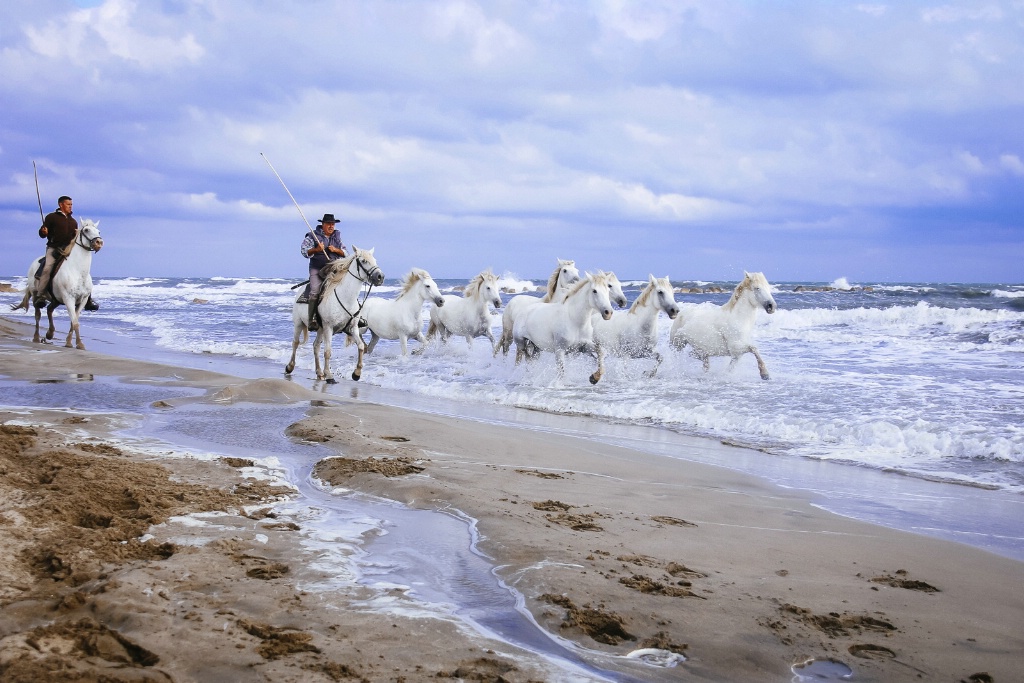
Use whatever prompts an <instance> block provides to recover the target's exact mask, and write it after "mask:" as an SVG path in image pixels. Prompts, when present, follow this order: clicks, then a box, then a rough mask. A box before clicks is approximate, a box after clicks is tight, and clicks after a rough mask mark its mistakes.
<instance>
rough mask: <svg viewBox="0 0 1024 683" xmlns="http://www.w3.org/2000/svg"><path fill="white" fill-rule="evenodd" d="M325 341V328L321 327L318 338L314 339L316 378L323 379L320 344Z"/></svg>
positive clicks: (317, 334)
mask: <svg viewBox="0 0 1024 683" xmlns="http://www.w3.org/2000/svg"><path fill="white" fill-rule="evenodd" d="M323 343H324V328H323V327H321V328H320V329H319V330H318V331H317V333H316V339H314V340H313V363H314V364H315V366H316V378H317V379H323V378H324V371H323V369H322V368H321V367H320V346H321V345H322V344H323Z"/></svg>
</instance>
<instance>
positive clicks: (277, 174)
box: [260, 152, 331, 261]
mask: <svg viewBox="0 0 1024 683" xmlns="http://www.w3.org/2000/svg"><path fill="white" fill-rule="evenodd" d="M260 156H261V157H263V161H265V162H267V166H269V167H270V170H271V171H273V172H274V175H276V176H277V179H278V181H280V183H281V187H283V188H284V191H285V192H287V193H288V196H289V197H291V200H292V204H294V205H295V208H296V209H298V210H299V215H300V216H302V220H303V221H304V222H305V223H306V227H307V228H309V234H311V235H312V236H313V239H315V240H316V243H317V245H318V246H319V247H320V248H321V249H323V252H324V256H326V257H327V260H328V261H330V260H331V255H330V254H328V253H327V247H325V246H324V245H323V243H322V242H321V241H320V238H319V237H317V236H316V230H314V229H313V226H311V225H310V224H309V221H307V220H306V214H304V213H302V207H301V206H299V203H298V202H297V201H295V197H294V196H292V192H291V190H289V189H288V186H287V185H285V184H284V180H283V179H282V178H281V174H280V173H278V172H277V169H276V168H274V165H273V164H272V163H270V159H268V158H267V155H266V154H264V153H263V152H260Z"/></svg>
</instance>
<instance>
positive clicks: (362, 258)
mask: <svg viewBox="0 0 1024 683" xmlns="http://www.w3.org/2000/svg"><path fill="white" fill-rule="evenodd" d="M346 261H347V266H346V270H347V271H349V272H351V273H352V274H353V275H355V276H356V277H357V278H359V279H360V280H362V281H363V282H366V283H368V284H371V285H373V286H374V287H379V286H380V285H382V284H384V271H382V270H381V269H380V268H379V267H378V266H377V259H375V258H374V257H373V249H360V248H359V247H357V246H355V245H354V244H353V245H352V256H351V257H349V258H348V259H346Z"/></svg>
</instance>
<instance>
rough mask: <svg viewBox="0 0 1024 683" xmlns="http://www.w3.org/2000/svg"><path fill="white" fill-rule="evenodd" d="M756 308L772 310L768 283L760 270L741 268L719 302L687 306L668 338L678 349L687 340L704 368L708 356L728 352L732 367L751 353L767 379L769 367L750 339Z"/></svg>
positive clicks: (773, 310)
mask: <svg viewBox="0 0 1024 683" xmlns="http://www.w3.org/2000/svg"><path fill="white" fill-rule="evenodd" d="M759 308H763V309H764V310H765V312H766V313H774V312H775V309H776V306H775V299H773V298H772V291H771V285H769V284H768V280H766V279H765V277H764V274H763V273H747V272H745V271H744V273H743V281H742V282H740V283H739V285H737V286H736V289H735V290H734V291H733V293H732V298H731V299H729V301H728V302H726V303H725V304H723V305H722V306H714V305H712V304H707V303H705V304H701V305H699V306H689V307H687V309H686V310H684V311H683V313H682V314H681V315H679V316H678V317H677V318H676V319H675V322H673V323H672V330H671V332H670V333H669V340H670V341H671V342H672V346H674V347H675V348H677V349H680V350H682V349H683V348H685V347H686V345H687V344H689V346H690V353H692V354H693V355H694V356H695V357H696V358H698V359H700V361H701V362H702V363H703V364H704V371H705V372H707V371H708V368H709V367H710V359H711V356H731V357H732V360H731V361H730V362H729V369H730V370H732V369H733V368H734V367H735V366H736V361H738V360H739V359H740V356H742V355H743V354H745V353H752V354H754V358H756V359H757V370H758V372H760V373H761V379H768V368H767V367H766V366H765V364H764V361H763V360H762V359H761V354H760V353H758V351H757V347H756V346H754V345H753V344H752V343H751V342H750V337H751V333H752V332H753V329H754V318H755V316H756V315H757V309H759Z"/></svg>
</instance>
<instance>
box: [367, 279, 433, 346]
mask: <svg viewBox="0 0 1024 683" xmlns="http://www.w3.org/2000/svg"><path fill="white" fill-rule="evenodd" d="M427 300H429V301H430V302H431V303H433V304H434V305H435V306H444V303H445V302H444V298H442V296H441V292H440V290H438V288H437V283H436V282H434V278H432V277H430V273H428V272H427V271H425V270H423V269H422V268H413V269H412V270H410V271H409V272H408V273H407V274H406V276H405V277H404V278H403V279H402V291H401V292H399V293H398V296H397V297H395V298H394V299H381V298H379V297H368V298H367V299H366V301H364V302H363V312H362V315H361V316H360V320H359V327H360V328H366V329H368V330H370V343H369V344H367V345H366V353H373V349H374V348H375V347H376V346H377V342H378V341H379V340H381V339H397V340H398V341H399V343H400V344H401V345H402V355H403V356H407V355H409V344H408V340H409V338H410V337H412V338H413V339H415V340H416V341H418V342H419V343H420V344H424V343H426V339H425V338H424V336H423V302H424V301H427ZM360 333H362V330H360Z"/></svg>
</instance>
